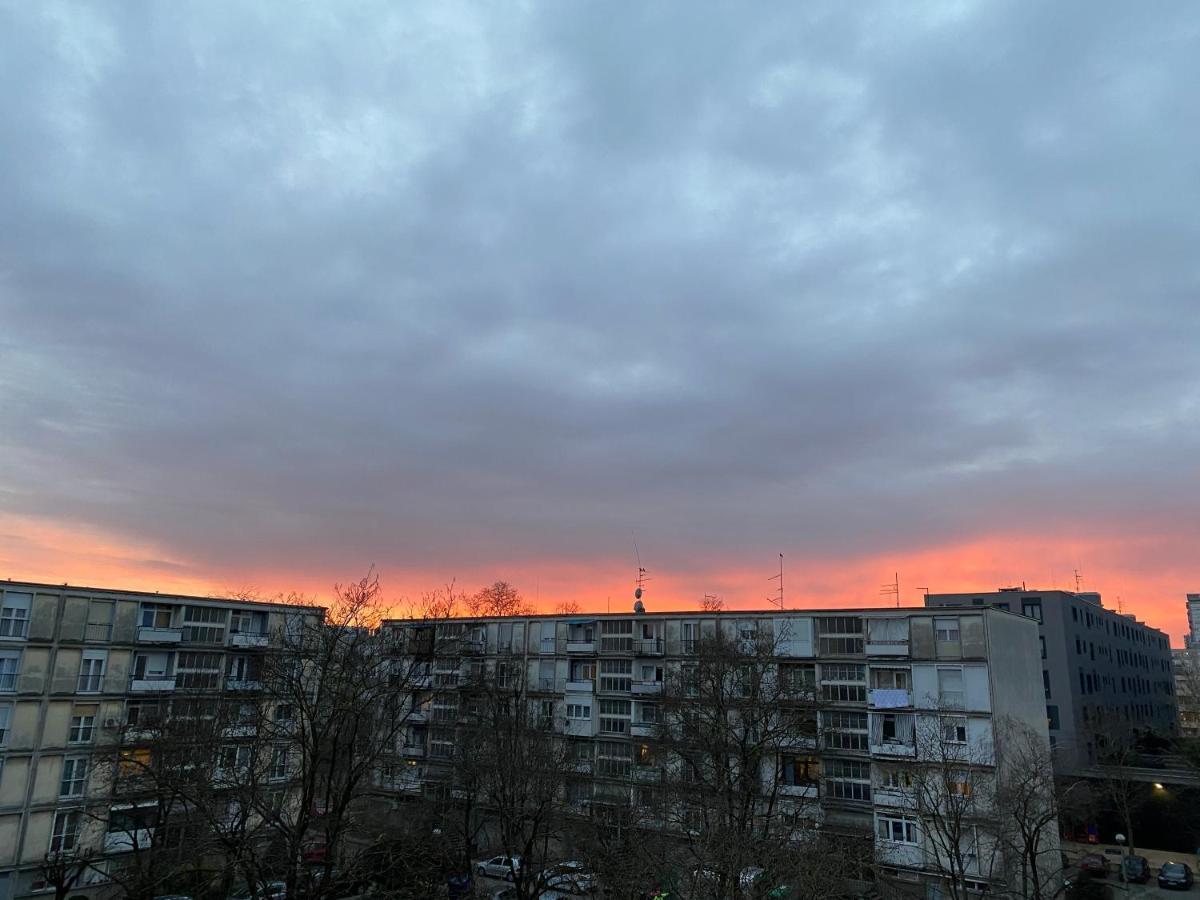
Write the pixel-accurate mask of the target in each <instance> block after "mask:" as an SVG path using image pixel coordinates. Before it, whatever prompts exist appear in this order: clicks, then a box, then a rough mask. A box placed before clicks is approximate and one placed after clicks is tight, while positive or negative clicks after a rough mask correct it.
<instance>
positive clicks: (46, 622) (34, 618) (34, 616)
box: [29, 594, 58, 641]
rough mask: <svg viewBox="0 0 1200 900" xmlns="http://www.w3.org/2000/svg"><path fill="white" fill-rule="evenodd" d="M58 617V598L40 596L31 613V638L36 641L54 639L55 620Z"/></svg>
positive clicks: (35, 601) (37, 597) (51, 595)
mask: <svg viewBox="0 0 1200 900" xmlns="http://www.w3.org/2000/svg"><path fill="white" fill-rule="evenodd" d="M57 615H58V598H57V597H56V596H54V595H53V594H38V595H37V596H35V597H34V598H33V608H32V609H31V610H30V612H29V637H30V639H31V640H35V641H50V640H53V639H54V618H55V616H57Z"/></svg>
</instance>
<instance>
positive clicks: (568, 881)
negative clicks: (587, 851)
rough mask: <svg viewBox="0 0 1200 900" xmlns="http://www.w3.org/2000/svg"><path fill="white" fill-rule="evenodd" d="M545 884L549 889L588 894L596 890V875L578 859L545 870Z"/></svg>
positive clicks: (543, 877) (543, 874)
mask: <svg viewBox="0 0 1200 900" xmlns="http://www.w3.org/2000/svg"><path fill="white" fill-rule="evenodd" d="M542 881H543V884H544V885H545V886H546V887H548V888H553V889H555V890H559V891H568V892H570V893H573V894H586V893H588V892H589V891H593V890H595V889H596V874H595V873H594V872H592V871H591V870H590V869H588V867H587V866H586V865H585V864H584V863H581V862H580V861H579V860H577V859H569V860H567V861H566V862H560V863H555V864H554V865H553V866H550V867H548V868H546V869H545V870H543V872H542Z"/></svg>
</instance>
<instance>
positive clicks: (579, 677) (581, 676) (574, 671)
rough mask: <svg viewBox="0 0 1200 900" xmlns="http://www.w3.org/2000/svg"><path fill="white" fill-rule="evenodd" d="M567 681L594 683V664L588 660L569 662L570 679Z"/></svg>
mask: <svg viewBox="0 0 1200 900" xmlns="http://www.w3.org/2000/svg"><path fill="white" fill-rule="evenodd" d="M568 680H569V681H595V680H596V663H595V662H594V661H590V660H587V661H585V660H582V659H573V660H571V677H570V678H569V679H568Z"/></svg>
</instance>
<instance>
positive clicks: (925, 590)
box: [917, 587, 929, 600]
mask: <svg viewBox="0 0 1200 900" xmlns="http://www.w3.org/2000/svg"><path fill="white" fill-rule="evenodd" d="M917 590H918V591H920V592H921V595H922V596H923V597H925V599H927V600H928V599H929V588H927V587H919V588H917Z"/></svg>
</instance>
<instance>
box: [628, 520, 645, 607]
mask: <svg viewBox="0 0 1200 900" xmlns="http://www.w3.org/2000/svg"><path fill="white" fill-rule="evenodd" d="M629 533H630V534H631V535H632V534H633V532H632V531H630V532H629ZM633 555H634V556H636V557H637V580H636V581H635V582H634V584H635V585H636V587H634V590H633V599H634V600H641V599H642V594H643V593H645V588H646V582H647V581H649V580H650V577H649V575H648V574H647V573H646V567H645V566H643V565H642V554H641V553H639V552H638V545H637V536H636V535H635V536H634V538H633Z"/></svg>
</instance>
